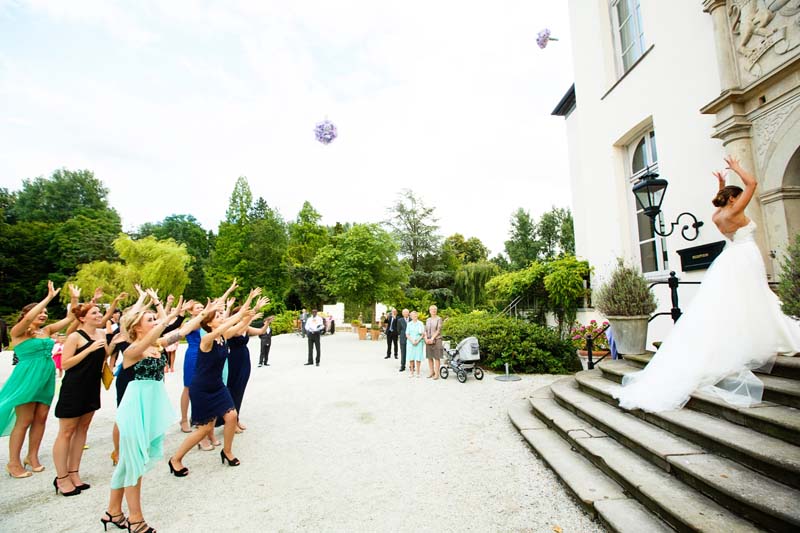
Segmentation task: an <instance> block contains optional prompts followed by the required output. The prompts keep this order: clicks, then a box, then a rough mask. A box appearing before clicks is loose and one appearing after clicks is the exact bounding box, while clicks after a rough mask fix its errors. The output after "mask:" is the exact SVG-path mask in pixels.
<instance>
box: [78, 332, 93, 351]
mask: <svg viewBox="0 0 800 533" xmlns="http://www.w3.org/2000/svg"><path fill="white" fill-rule="evenodd" d="M77 332H78V335H80V336H81V337H83V338H84V339H86V344H84V345H83V346H81V347H80V348H78V351H79V352H82V351H83V350H85V349H86V348H87V347H88V346H89V345H91V344H92V343H93V342H94V339H93V338H91V337H90V336H89V334H88V333H86V332H85V331H83V330H82V329H79V330H77Z"/></svg>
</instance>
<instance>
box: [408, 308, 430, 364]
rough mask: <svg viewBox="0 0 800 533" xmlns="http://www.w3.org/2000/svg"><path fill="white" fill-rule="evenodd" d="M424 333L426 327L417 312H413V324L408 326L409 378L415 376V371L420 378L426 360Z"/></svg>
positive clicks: (410, 323)
mask: <svg viewBox="0 0 800 533" xmlns="http://www.w3.org/2000/svg"><path fill="white" fill-rule="evenodd" d="M424 333H425V325H424V324H423V323H422V322H420V321H419V314H418V313H417V312H416V311H411V322H409V323H408V326H406V339H407V340H408V341H407V342H406V350H407V353H406V361H407V362H408V371H409V376H408V377H412V376H413V375H414V370H415V369H416V371H417V377H419V373H420V369H421V367H422V360H423V359H425V344H424V343H423V342H422V337H423V335H424Z"/></svg>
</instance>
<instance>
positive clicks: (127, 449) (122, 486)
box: [100, 293, 208, 533]
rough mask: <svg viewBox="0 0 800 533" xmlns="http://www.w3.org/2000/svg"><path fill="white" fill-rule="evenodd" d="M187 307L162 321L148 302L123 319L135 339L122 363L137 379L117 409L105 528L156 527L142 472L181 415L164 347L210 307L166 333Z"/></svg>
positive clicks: (142, 532) (142, 530)
mask: <svg viewBox="0 0 800 533" xmlns="http://www.w3.org/2000/svg"><path fill="white" fill-rule="evenodd" d="M151 294H155V293H151ZM156 303H158V302H156ZM182 306H183V299H182V298H181V299H179V301H178V304H177V305H176V306H175V307H174V308H173V309H172V312H171V313H170V314H169V315H167V316H166V317H165V318H162V319H160V320H157V319H156V314H155V313H154V312H152V311H151V310H150V309H149V308H147V307H144V308H143V309H141V310H137V311H134V312H129V313H128V314H127V315H126V316H124V317H123V318H122V327H123V329H124V330H125V331H126V332H127V335H128V339H129V341H130V345H129V346H128V347H127V348H126V349H125V351H124V352H123V360H122V366H123V368H125V369H128V368H131V367H133V378H132V381H131V382H130V383H129V384H128V387H127V388H126V389H125V395H124V396H123V398H122V402H120V404H119V407H118V408H117V420H116V422H117V426H118V428H119V463H118V464H117V467H116V469H115V470H114V474H113V476H112V477H111V496H110V497H109V503H108V509H107V511H106V514H105V516H104V517H103V518H101V519H100V521H101V522H102V523H103V526H104V527H108V524H109V523H111V524H113V525H115V526H117V527H118V528H120V529H125V528H128V529H129V530H130V531H132V532H134V533H151V532H154V531H155V530H154V529H153V528H151V527H150V526H149V525H148V524H147V523H146V522H145V520H144V516H143V514H142V504H141V491H142V476H143V475H144V474H145V473H146V472H148V471H149V470H150V469H151V468H153V466H155V464H156V463H157V462H158V461H160V460H161V459H162V458H163V449H164V433H165V432H166V430H167V428H168V427H169V426H170V425H171V424H173V423H174V422H175V421H176V420H177V418H178V415H177V413H176V412H175V410H174V409H173V407H172V404H171V402H170V400H169V397H168V396H167V391H166V389H165V387H164V381H163V379H164V366H165V364H166V361H165V360H163V359H161V354H162V347H163V346H167V345H169V344H172V343H174V342H177V341H178V340H179V339H180V338H181V337H182V336H185V335H186V334H187V333H189V332H190V331H193V330H194V329H195V328H196V327H197V325H198V324H199V323H200V321H202V319H203V317H205V315H206V313H207V312H208V309H207V310H205V311H203V312H202V313H199V314H198V315H197V316H196V317H194V318H193V319H192V320H190V321H189V322H187V323H186V324H184V325H183V326H181V328H180V329H179V330H178V331H172V332H170V333H169V334H167V335H165V336H163V337H161V335H162V333H163V332H164V329H165V328H166V327H167V325H169V323H170V322H171V321H172V320H173V319H174V318H175V317H177V316H178V314H179V313H180V312H181V308H182ZM123 496H124V497H125V500H126V501H127V502H128V512H129V513H130V515H129V516H128V518H126V517H125V515H124V514H123V513H122V498H123Z"/></svg>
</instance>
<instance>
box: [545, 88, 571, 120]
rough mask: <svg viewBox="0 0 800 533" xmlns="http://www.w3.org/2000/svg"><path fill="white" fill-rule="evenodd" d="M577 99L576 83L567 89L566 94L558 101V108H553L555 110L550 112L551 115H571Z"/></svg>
mask: <svg viewBox="0 0 800 533" xmlns="http://www.w3.org/2000/svg"><path fill="white" fill-rule="evenodd" d="M576 103H577V101H576V99H575V84H574V83H573V84H572V87H570V88H569V89H567V92H566V93H565V94H564V96H562V97H561V101H559V102H558V104H557V105H556V108H555V109H553V112H552V113H550V114H551V115H555V116H557V117H565V118H566V116H567V115H569V114H570V113H571V112H572V111H573V110H574V109H575V106H576Z"/></svg>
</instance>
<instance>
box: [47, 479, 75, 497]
mask: <svg viewBox="0 0 800 533" xmlns="http://www.w3.org/2000/svg"><path fill="white" fill-rule="evenodd" d="M68 477H69V474H67V475H66V476H64V477H57V478H55V479H53V486H54V487H55V488H56V494H58V491H60V490H61V489H59V488H58V480H59V479H67V478H68ZM80 493H81V489H79V488H78V487H75V488H74V489H72V490H71V491H69V492H64V491H63V490H61V494H63V495H64V496H77V495H78V494H80Z"/></svg>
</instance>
